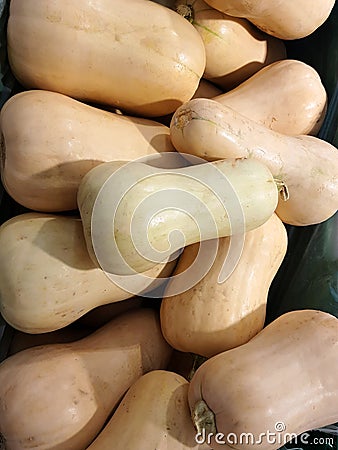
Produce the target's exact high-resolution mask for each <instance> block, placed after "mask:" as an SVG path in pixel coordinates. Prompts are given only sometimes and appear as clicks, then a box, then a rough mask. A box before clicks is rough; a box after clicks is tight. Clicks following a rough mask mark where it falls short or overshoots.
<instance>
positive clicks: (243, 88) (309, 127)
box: [213, 59, 327, 136]
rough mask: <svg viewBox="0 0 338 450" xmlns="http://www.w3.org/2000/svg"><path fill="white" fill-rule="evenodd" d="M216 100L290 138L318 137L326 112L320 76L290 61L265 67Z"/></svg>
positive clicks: (298, 63) (306, 66) (313, 70)
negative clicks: (299, 136) (307, 135)
mask: <svg viewBox="0 0 338 450" xmlns="http://www.w3.org/2000/svg"><path fill="white" fill-rule="evenodd" d="M267 92H269V95H266V93H267ZM213 100H216V101H217V102H219V103H221V104H222V105H225V106H228V107H229V108H232V109H234V110H235V111H237V112H239V113H240V114H243V115H244V116H246V117H249V118H250V119H252V120H254V121H255V122H258V123H260V124H262V125H265V126H266V127H268V128H269V129H271V130H273V131H277V132H279V133H284V134H287V135H289V136H297V135H301V134H311V135H316V134H317V133H318V132H319V129H320V127H321V125H322V123H323V120H324V117H325V114H326V109H327V94H326V91H325V88H324V86H323V84H322V82H321V79H320V76H319V74H318V73H317V72H316V70H315V69H313V68H312V67H311V66H309V65H307V64H305V63H303V62H301V61H296V60H291V59H286V60H283V61H277V62H275V63H273V64H270V65H269V66H267V67H264V68H263V69H261V70H260V71H259V72H257V73H256V74H255V75H253V76H252V77H251V78H249V79H248V80H246V81H245V82H243V83H242V84H241V85H239V86H238V87H237V88H236V89H233V90H232V91H229V92H226V93H225V94H221V95H218V96H216V97H213Z"/></svg>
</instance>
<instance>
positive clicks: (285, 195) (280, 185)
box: [274, 177, 290, 202]
mask: <svg viewBox="0 0 338 450" xmlns="http://www.w3.org/2000/svg"><path fill="white" fill-rule="evenodd" d="M274 181H275V183H276V185H277V189H278V192H279V195H280V196H281V198H282V199H283V200H284V202H286V201H288V200H289V198H290V194H289V189H288V187H287V185H286V184H285V183H284V181H282V180H281V179H280V178H276V177H275V178H274Z"/></svg>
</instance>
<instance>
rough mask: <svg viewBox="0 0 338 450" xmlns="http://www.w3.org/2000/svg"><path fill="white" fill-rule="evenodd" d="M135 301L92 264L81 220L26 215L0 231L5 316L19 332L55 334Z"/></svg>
mask: <svg viewBox="0 0 338 450" xmlns="http://www.w3.org/2000/svg"><path fill="white" fill-rule="evenodd" d="M172 270H173V264H172V263H171V264H168V265H167V266H165V265H162V264H160V265H157V266H156V267H154V269H152V270H151V272H149V276H153V277H154V278H156V277H157V276H168V275H169V274H170V273H171V271H172ZM161 274H162V275H161ZM150 289H151V287H150ZM133 295H134V294H132V293H130V292H127V291H126V290H123V289H122V288H120V287H119V286H117V285H116V284H115V283H113V281H112V280H111V279H109V278H108V276H107V275H106V274H105V273H104V272H103V271H102V270H101V269H100V268H99V267H97V266H96V265H95V264H94V263H93V261H92V260H91V258H90V256H89V255H88V252H87V247H86V243H85V239H84V236H83V227H82V223H81V220H80V219H78V218H74V217H66V216H54V215H48V214H41V213H26V214H22V215H19V216H16V217H13V218H12V219H9V220H8V221H7V222H5V223H4V224H2V226H1V227H0V311H1V314H2V315H3V317H4V318H5V319H6V321H7V322H8V323H10V324H11V325H12V326H13V327H14V328H16V329H18V330H21V331H24V332H26V333H31V334H38V333H46V332H49V331H54V330H57V329H60V328H62V327H65V326H66V325H68V324H70V323H72V322H74V321H76V320H77V319H78V318H80V317H81V316H83V315H84V314H85V313H86V312H88V311H91V310H92V309H94V308H95V307H97V306H100V305H105V304H109V303H114V302H118V301H121V300H125V299H128V298H130V297H132V296H133Z"/></svg>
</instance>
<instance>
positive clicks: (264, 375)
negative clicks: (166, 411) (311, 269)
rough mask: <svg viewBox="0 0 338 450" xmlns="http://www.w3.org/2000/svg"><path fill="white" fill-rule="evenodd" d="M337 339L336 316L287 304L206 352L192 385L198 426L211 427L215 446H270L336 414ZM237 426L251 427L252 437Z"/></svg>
mask: <svg viewBox="0 0 338 450" xmlns="http://www.w3.org/2000/svg"><path fill="white" fill-rule="evenodd" d="M337 344H338V319H337V318H336V317H334V316H332V315H330V314H328V313H325V312H322V311H315V310H302V311H292V312H289V313H287V314H284V315H282V316H280V317H279V318H278V319H276V320H275V321H274V322H272V323H270V324H269V325H268V326H267V327H266V328H264V329H263V330H262V331H261V332H260V333H259V334H257V335H256V336H255V337H254V338H253V339H251V340H250V341H249V342H248V343H246V344H244V345H241V346H240V347H237V348H235V349H232V350H228V351H226V352H223V353H220V354H219V355H217V356H214V357H213V358H210V359H209V360H208V361H206V362H205V363H203V364H202V365H201V366H200V367H199V369H198V370H197V371H196V372H195V375H194V376H193V378H192V380H191V383H190V387H189V404H190V409H191V412H192V417H193V419H194V422H195V424H196V426H197V428H198V431H199V432H200V433H202V435H203V428H204V429H205V433H206V434H208V433H209V432H210V433H211V434H212V436H213V439H212V441H211V442H212V443H211V447H212V448H213V449H214V450H221V449H229V448H236V449H239V450H240V449H248V448H250V449H252V450H254V449H256V450H258V449H261V450H272V449H277V448H279V447H282V446H283V444H284V443H286V441H288V440H290V439H291V438H292V437H293V436H295V435H299V434H301V433H303V432H305V431H307V430H311V429H315V428H319V427H323V426H325V425H328V424H331V423H334V422H337V421H338V387H337V372H338V358H337ZM217 432H218V433H222V434H223V437H222V436H218V443H217V440H216V435H215V434H216V433H217ZM269 432H270V433H272V434H270V436H268V434H267V433H269ZM242 433H249V438H250V437H251V440H250V441H249V445H248V444H247V445H245V444H246V441H245V439H244V438H243V434H242ZM241 436H242V440H241ZM221 440H222V441H223V443H221ZM226 444H228V445H226Z"/></svg>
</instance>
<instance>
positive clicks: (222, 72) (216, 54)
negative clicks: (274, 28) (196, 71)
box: [176, 0, 286, 90]
mask: <svg viewBox="0 0 338 450" xmlns="http://www.w3.org/2000/svg"><path fill="white" fill-rule="evenodd" d="M181 5H189V6H188V7H190V8H191V9H192V12H193V19H192V24H193V25H194V27H195V28H196V30H197V31H198V32H199V33H200V35H201V37H202V39H203V42H204V46H205V50H206V67H205V71H204V74H203V77H204V78H206V79H208V80H210V81H212V82H213V83H215V84H217V85H219V86H221V87H222V88H223V89H224V90H229V89H233V88H234V87H236V86H238V85H239V84H240V83H242V82H243V81H245V80H246V79H248V78H249V77H250V76H252V75H253V74H255V73H256V72H258V71H259V70H260V69H262V68H263V67H265V66H267V65H269V64H271V63H273V62H274V61H279V60H281V59H285V58H286V49H285V45H284V43H283V41H281V40H279V39H276V38H274V37H272V36H270V35H268V34H265V33H263V32H262V31H260V30H258V29H257V28H256V27H255V26H253V25H252V24H251V23H250V22H249V21H248V20H246V19H242V18H236V17H231V16H229V15H226V14H224V13H222V12H220V11H218V10H216V9H214V8H211V7H210V6H209V5H208V4H207V3H205V2H204V1H203V0H195V1H194V2H191V1H190V0H178V1H177V2H176V8H179V7H181Z"/></svg>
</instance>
